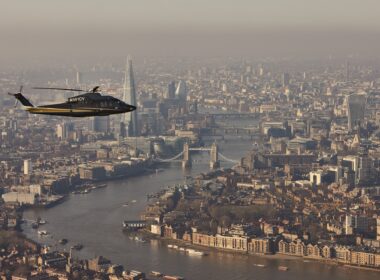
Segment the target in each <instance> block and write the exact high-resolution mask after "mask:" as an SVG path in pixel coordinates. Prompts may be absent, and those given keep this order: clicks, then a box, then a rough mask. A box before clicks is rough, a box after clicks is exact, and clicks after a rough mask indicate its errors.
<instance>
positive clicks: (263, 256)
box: [125, 230, 380, 272]
mask: <svg viewBox="0 0 380 280" xmlns="http://www.w3.org/2000/svg"><path fill="white" fill-rule="evenodd" d="M125 233H126V234H127V235H129V234H132V235H133V234H137V235H139V237H140V238H141V239H139V240H145V241H148V240H157V241H158V242H160V243H161V244H162V245H164V246H166V247H168V245H177V246H179V247H183V248H185V249H194V250H197V251H201V252H205V253H206V254H209V253H210V252H214V253H222V254H229V255H231V256H255V257H259V258H260V259H264V260H265V259H267V260H279V261H284V260H286V261H297V262H300V263H309V262H316V263H321V264H323V265H328V266H333V267H340V268H343V269H344V268H354V269H362V270H368V271H373V272H380V269H378V268H373V267H366V266H355V265H349V264H346V263H343V262H339V261H337V260H333V259H322V258H320V259H318V258H312V257H307V256H306V257H301V256H292V255H286V254H278V253H276V254H256V253H249V252H242V251H233V250H228V249H222V248H213V247H206V246H200V245H195V244H192V243H191V242H189V241H184V240H180V239H171V238H164V237H160V236H157V235H154V234H152V233H150V232H149V231H147V230H141V231H139V232H131V233H129V232H125ZM253 265H257V263H254V264H253Z"/></svg>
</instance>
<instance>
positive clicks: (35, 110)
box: [26, 107, 115, 114]
mask: <svg viewBox="0 0 380 280" xmlns="http://www.w3.org/2000/svg"><path fill="white" fill-rule="evenodd" d="M26 110H27V111H28V112H30V113H36V114H43V113H50V114H51V113H90V112H94V113H96V112H104V111H115V109H113V108H107V109H103V108H80V109H71V108H51V107H31V108H27V109H26Z"/></svg>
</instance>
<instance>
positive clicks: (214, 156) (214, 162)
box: [210, 142, 220, 169]
mask: <svg viewBox="0 0 380 280" xmlns="http://www.w3.org/2000/svg"><path fill="white" fill-rule="evenodd" d="M218 155H219V149H218V145H217V144H216V143H215V142H214V143H213V144H212V145H211V150H210V169H217V168H219V167H220V161H219V156H218Z"/></svg>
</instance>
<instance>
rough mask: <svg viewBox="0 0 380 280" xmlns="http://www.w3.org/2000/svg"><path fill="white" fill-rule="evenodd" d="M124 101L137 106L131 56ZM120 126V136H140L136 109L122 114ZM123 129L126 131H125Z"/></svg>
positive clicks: (127, 66)
mask: <svg viewBox="0 0 380 280" xmlns="http://www.w3.org/2000/svg"><path fill="white" fill-rule="evenodd" d="M123 101H124V102H125V103H127V104H131V105H134V106H136V88H135V79H134V75H133V68H132V59H131V57H130V56H128V58H127V65H126V70H125V79H124V94H123ZM123 127H125V129H122V128H123ZM120 128H121V131H120V134H121V135H120V136H122V137H125V136H128V137H133V136H138V126H137V111H136V110H135V111H132V112H130V113H126V114H123V115H122V117H121V120H120ZM123 131H125V132H124V133H123ZM125 134H126V135H125Z"/></svg>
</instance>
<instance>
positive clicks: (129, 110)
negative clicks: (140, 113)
mask: <svg viewBox="0 0 380 280" xmlns="http://www.w3.org/2000/svg"><path fill="white" fill-rule="evenodd" d="M134 110H136V107H135V106H133V105H129V104H126V111H127V112H132V111H134Z"/></svg>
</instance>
